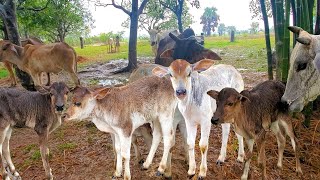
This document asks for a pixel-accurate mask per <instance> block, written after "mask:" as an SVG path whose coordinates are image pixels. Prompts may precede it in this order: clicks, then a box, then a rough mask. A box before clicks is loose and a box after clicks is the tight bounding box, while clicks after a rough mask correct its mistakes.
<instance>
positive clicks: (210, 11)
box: [200, 7, 220, 36]
mask: <svg viewBox="0 0 320 180" xmlns="http://www.w3.org/2000/svg"><path fill="white" fill-rule="evenodd" d="M200 19H201V22H200V24H203V28H202V31H203V32H204V33H205V35H207V36H210V35H211V30H212V32H214V31H215V27H217V26H218V21H219V20H220V19H219V15H218V14H217V8H215V7H210V8H209V7H206V8H205V9H204V12H203V14H202V16H201V17H200Z"/></svg>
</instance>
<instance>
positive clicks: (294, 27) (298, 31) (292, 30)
mask: <svg viewBox="0 0 320 180" xmlns="http://www.w3.org/2000/svg"><path fill="white" fill-rule="evenodd" d="M288 29H289V30H290V31H291V32H293V33H295V34H298V35H299V34H300V32H301V31H303V29H302V28H301V27H298V26H289V27H288Z"/></svg>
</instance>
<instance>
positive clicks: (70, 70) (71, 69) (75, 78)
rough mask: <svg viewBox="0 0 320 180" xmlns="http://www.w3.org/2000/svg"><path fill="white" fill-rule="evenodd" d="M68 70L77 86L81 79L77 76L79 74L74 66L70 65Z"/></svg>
mask: <svg viewBox="0 0 320 180" xmlns="http://www.w3.org/2000/svg"><path fill="white" fill-rule="evenodd" d="M67 72H68V73H69V75H70V77H71V79H72V81H73V82H74V83H75V85H76V86H79V85H80V80H79V78H78V76H77V74H76V73H75V72H74V69H73V67H70V68H69V70H67Z"/></svg>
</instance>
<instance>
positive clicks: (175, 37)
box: [169, 33, 181, 42]
mask: <svg viewBox="0 0 320 180" xmlns="http://www.w3.org/2000/svg"><path fill="white" fill-rule="evenodd" d="M169 36H170V37H171V38H172V39H173V40H174V41H175V42H178V41H180V40H181V39H180V38H178V37H177V36H176V35H174V34H172V33H169Z"/></svg>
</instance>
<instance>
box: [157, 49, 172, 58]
mask: <svg viewBox="0 0 320 180" xmlns="http://www.w3.org/2000/svg"><path fill="white" fill-rule="evenodd" d="M173 51H174V49H167V50H165V51H164V52H163V53H162V54H161V55H160V58H171V57H172V56H173Z"/></svg>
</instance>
